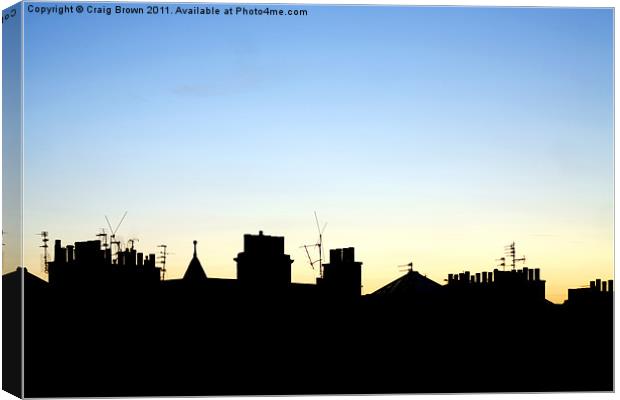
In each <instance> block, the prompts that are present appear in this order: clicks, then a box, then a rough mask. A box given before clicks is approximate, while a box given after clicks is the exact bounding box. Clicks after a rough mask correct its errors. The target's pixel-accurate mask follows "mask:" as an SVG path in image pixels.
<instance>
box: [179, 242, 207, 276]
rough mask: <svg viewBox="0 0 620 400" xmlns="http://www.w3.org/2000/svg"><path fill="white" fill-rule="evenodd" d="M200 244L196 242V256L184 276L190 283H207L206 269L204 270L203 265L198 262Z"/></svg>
mask: <svg viewBox="0 0 620 400" xmlns="http://www.w3.org/2000/svg"><path fill="white" fill-rule="evenodd" d="M197 243H198V242H197V241H195V240H194V256H193V257H192V260H191V261H190V262H189V265H188V266H187V270H185V275H183V279H184V280H190V281H206V280H207V274H206V273H205V271H204V269H202V265H201V264H200V260H198V256H197V254H196V244H197Z"/></svg>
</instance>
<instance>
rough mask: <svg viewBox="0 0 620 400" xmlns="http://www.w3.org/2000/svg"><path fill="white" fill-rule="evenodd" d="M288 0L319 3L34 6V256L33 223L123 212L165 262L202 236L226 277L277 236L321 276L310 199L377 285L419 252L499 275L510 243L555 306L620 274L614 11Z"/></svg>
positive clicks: (449, 266)
mask: <svg viewBox="0 0 620 400" xmlns="http://www.w3.org/2000/svg"><path fill="white" fill-rule="evenodd" d="M39 4H40V3H39ZM225 7H226V6H225V5H220V8H225ZM251 7H252V8H253V7H254V6H251ZM280 8H283V9H288V8H296V9H301V8H304V9H307V10H308V11H309V15H308V16H305V17H292V16H291V17H289V16H284V17H265V16H262V17H256V16H211V17H206V16H172V15H168V16H146V15H141V16H127V15H122V16H115V15H112V16H106V15H103V16H102V15H87V14H82V15H79V16H78V15H63V16H38V15H35V14H29V13H26V14H25V29H24V35H25V49H24V57H25V61H24V80H25V83H24V107H25V113H24V134H25V137H24V146H25V160H24V162H25V171H24V252H25V254H24V258H25V264H26V265H27V266H28V267H29V269H30V270H31V271H32V272H35V273H37V274H39V275H41V276H43V274H42V273H41V261H40V258H41V254H42V253H41V249H40V248H39V247H38V246H39V245H40V237H38V236H37V233H38V232H40V231H42V230H47V231H49V232H50V236H51V238H52V239H57V238H59V239H62V240H63V243H64V244H66V243H69V242H74V241H80V240H87V239H88V240H90V239H94V238H95V236H94V235H95V234H96V233H97V232H98V231H99V230H100V228H103V227H105V226H106V222H105V219H104V215H108V217H110V219H111V220H112V222H113V224H114V223H115V222H117V221H118V220H119V219H120V217H121V216H122V214H123V212H124V211H126V210H127V211H128V215H127V218H126V220H125V222H124V223H123V225H122V226H121V228H120V229H119V235H120V236H121V237H122V238H123V239H124V240H127V239H129V238H132V237H136V238H139V240H140V242H139V243H137V246H138V248H139V250H142V251H144V252H147V253H148V252H155V251H156V247H155V246H156V245H158V244H161V243H166V244H167V245H168V246H169V249H170V251H171V252H173V253H174V254H173V255H171V256H170V258H169V264H168V270H169V273H168V276H169V277H170V278H176V277H180V276H182V274H183V272H184V271H185V268H186V267H187V264H188V263H189V260H190V257H191V252H192V243H191V241H192V240H194V239H196V240H198V242H199V244H198V253H199V257H200V259H201V261H202V265H203V267H205V269H206V272H207V274H208V275H209V276H211V277H234V276H235V274H236V267H235V263H234V261H233V258H234V257H235V256H236V254H237V253H238V252H240V251H242V246H243V243H242V239H243V234H244V233H257V232H258V231H259V230H263V231H265V233H266V234H272V235H280V236H285V237H286V241H285V244H286V251H287V253H288V254H290V255H291V256H292V258H293V259H294V260H295V262H294V263H293V280H294V281H298V282H313V280H314V277H315V276H316V273H315V272H314V271H313V270H312V269H311V268H310V266H309V265H308V263H307V258H306V255H305V252H304V251H303V249H301V248H300V246H301V245H303V244H309V243H314V242H315V240H316V227H315V224H314V217H313V211H314V210H316V211H317V212H318V214H319V218H320V219H321V220H322V222H328V226H327V229H326V231H325V245H326V247H327V248H335V247H346V246H354V247H356V257H357V258H358V259H359V260H360V261H362V262H363V263H364V265H363V285H364V288H363V291H364V293H369V292H372V291H373V290H375V289H377V288H379V287H381V286H383V285H384V284H387V283H388V282H390V281H392V280H393V279H396V278H397V277H398V276H399V275H400V273H399V270H398V265H399V264H406V263H408V262H410V261H411V260H413V262H414V269H416V270H418V271H420V272H421V273H423V274H426V275H427V276H428V277H429V278H431V279H434V280H435V281H437V282H440V283H443V280H444V279H445V278H446V276H447V274H448V273H454V272H461V271H463V270H470V271H472V272H478V271H485V270H492V269H493V268H494V266H495V259H497V258H499V257H501V256H502V255H503V248H504V245H507V244H508V243H510V242H512V241H516V242H517V252H518V255H523V254H525V255H526V257H527V264H526V265H527V266H529V267H538V268H541V277H542V278H543V279H546V280H547V298H548V299H550V300H552V301H555V302H561V301H563V300H564V299H565V298H566V289H567V288H568V287H579V286H582V285H587V283H588V281H590V280H592V279H594V278H597V277H600V278H603V279H611V278H613V175H612V174H613V172H612V166H613V146H612V145H613V108H612V107H613V87H612V82H613V69H612V67H613V43H612V37H613V11H612V10H611V9H561V8H555V9H550V8H460V7H455V8H424V7H368V6H366V7H354V6H314V7H310V6H281V7H280ZM10 239H11V238H10V234H8V236H7V237H6V238H5V242H7V248H6V249H5V262H9V263H10V262H11V257H10V256H9V257H7V256H6V252H10V248H9V247H10V246H9V242H10ZM13 267H14V266H10V268H9V266H7V265H6V264H5V267H4V271H5V272H6V270H7V268H8V269H12V268H13Z"/></svg>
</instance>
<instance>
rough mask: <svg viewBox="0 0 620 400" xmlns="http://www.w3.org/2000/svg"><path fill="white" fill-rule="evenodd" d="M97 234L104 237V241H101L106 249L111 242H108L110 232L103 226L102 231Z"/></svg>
mask: <svg viewBox="0 0 620 400" xmlns="http://www.w3.org/2000/svg"><path fill="white" fill-rule="evenodd" d="M95 236H97V237H100V238H103V239H102V240H101V242H102V243H101V247H103V249H104V250H107V249H108V246H109V244H108V234H107V233H106V231H105V228H101V232H100V233H98V234H96V235H95Z"/></svg>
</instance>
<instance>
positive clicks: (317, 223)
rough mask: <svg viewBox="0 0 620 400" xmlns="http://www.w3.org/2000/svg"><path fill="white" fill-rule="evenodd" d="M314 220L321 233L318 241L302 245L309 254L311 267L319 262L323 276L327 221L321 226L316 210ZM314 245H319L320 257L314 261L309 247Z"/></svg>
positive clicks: (320, 272)
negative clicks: (324, 236)
mask: <svg viewBox="0 0 620 400" xmlns="http://www.w3.org/2000/svg"><path fill="white" fill-rule="evenodd" d="M314 221H315V222H316V229H317V231H318V233H319V240H318V242H317V243H314V244H307V245H303V246H300V247H303V248H304V249H305V250H306V255H307V256H308V261H309V262H310V267H312V269H314V264H316V263H318V264H319V274H320V276H321V278H322V277H323V232H325V228H327V222H326V223H325V224H324V225H323V229H321V226H320V224H319V218H318V216H317V215H316V211H315V212H314ZM314 247H317V248H318V249H319V258H318V260H314V261H313V260H312V257H311V256H310V252H309V251H308V248H314Z"/></svg>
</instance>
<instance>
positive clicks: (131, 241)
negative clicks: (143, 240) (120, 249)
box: [127, 238, 140, 250]
mask: <svg viewBox="0 0 620 400" xmlns="http://www.w3.org/2000/svg"><path fill="white" fill-rule="evenodd" d="M139 241H140V239H138V238H131V239H128V240H127V244H129V243H131V250H133V249H134V248H133V245H134V243H135V242H139Z"/></svg>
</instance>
